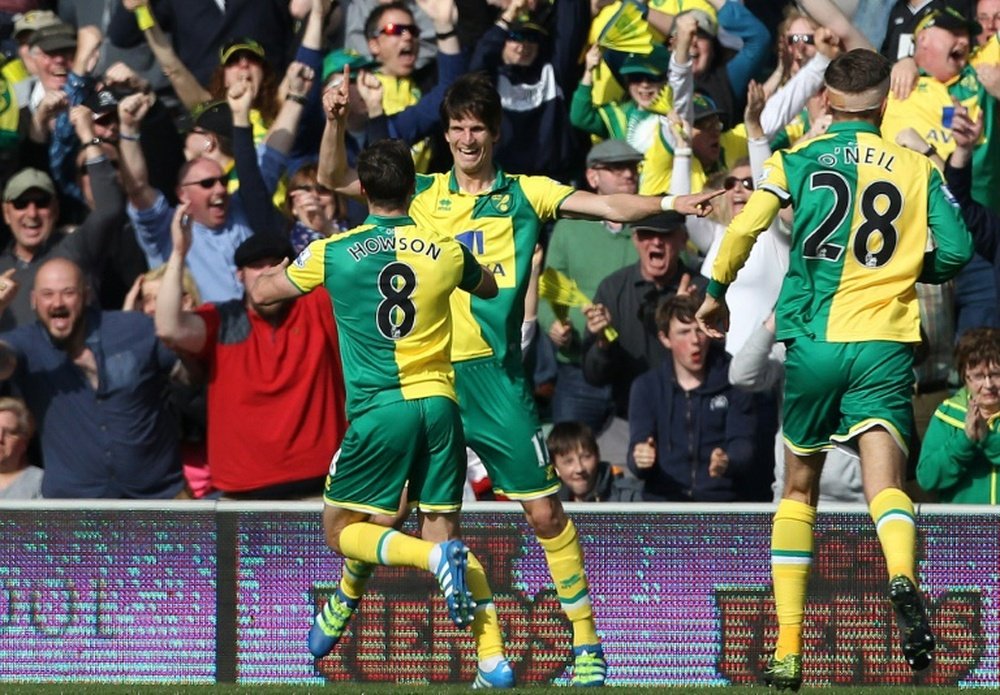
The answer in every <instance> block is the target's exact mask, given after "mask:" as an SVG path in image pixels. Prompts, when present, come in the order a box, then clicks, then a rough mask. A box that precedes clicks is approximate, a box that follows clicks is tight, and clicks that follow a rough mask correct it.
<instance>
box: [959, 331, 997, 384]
mask: <svg viewBox="0 0 1000 695" xmlns="http://www.w3.org/2000/svg"><path fill="white" fill-rule="evenodd" d="M980 364H985V365H986V366H990V365H997V366H1000V329H996V328H973V329H970V330H968V331H966V332H965V333H963V334H962V337H961V338H959V339H958V345H956V346H955V365H956V366H957V367H958V376H959V378H961V379H965V372H966V370H967V369H969V368H970V367H975V366H976V365H980Z"/></svg>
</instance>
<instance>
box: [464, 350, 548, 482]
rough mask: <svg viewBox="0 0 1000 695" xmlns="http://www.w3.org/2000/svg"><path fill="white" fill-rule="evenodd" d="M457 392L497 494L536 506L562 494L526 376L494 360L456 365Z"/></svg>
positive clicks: (474, 445)
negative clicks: (550, 461)
mask: <svg viewBox="0 0 1000 695" xmlns="http://www.w3.org/2000/svg"><path fill="white" fill-rule="evenodd" d="M455 391H456V393H458V403H459V407H460V409H461V412H462V425H463V427H464V428H465V438H466V441H467V442H468V444H469V447H471V448H472V450H473V451H475V452H476V453H477V454H478V455H479V458H481V459H482V460H483V465H485V466H486V471H487V472H488V473H489V475H490V482H491V483H492V484H493V490H494V491H496V492H499V493H502V494H503V495H506V496H507V497H509V498H511V499H513V500H531V499H537V498H540V497H546V496H548V495H551V494H553V493H555V492H556V491H557V490H559V485H560V482H559V478H558V477H556V472H555V468H553V466H552V464H551V463H549V452H548V450H547V449H546V448H545V440H544V439H543V437H542V430H541V428H540V427H539V426H538V418H537V416H536V415H535V403H534V400H532V397H531V395H530V394H529V393H528V389H527V387H526V386H525V383H524V377H523V376H521V375H520V374H511V373H509V371H508V370H505V369H504V368H503V366H502V365H501V364H500V362H499V361H497V360H496V359H494V358H492V357H487V358H483V359H475V360H466V361H464V362H456V363H455Z"/></svg>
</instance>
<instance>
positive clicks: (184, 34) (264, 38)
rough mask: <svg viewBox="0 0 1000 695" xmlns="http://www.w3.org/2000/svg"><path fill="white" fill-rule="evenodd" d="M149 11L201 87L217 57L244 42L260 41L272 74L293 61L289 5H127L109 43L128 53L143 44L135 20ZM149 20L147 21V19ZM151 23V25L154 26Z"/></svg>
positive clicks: (115, 19)
mask: <svg viewBox="0 0 1000 695" xmlns="http://www.w3.org/2000/svg"><path fill="white" fill-rule="evenodd" d="M140 7H142V8H145V9H146V12H147V13H148V15H152V16H153V17H155V18H156V19H155V21H156V22H157V23H158V25H159V26H160V27H162V28H163V31H164V32H166V34H168V35H169V36H170V39H171V44H172V47H173V49H174V50H175V51H176V52H177V57H178V58H179V59H180V61H181V63H183V64H184V65H186V66H187V68H188V69H189V70H190V71H191V72H192V73H193V74H194V77H195V79H197V80H198V81H199V82H200V83H201V84H208V82H209V78H210V77H211V75H212V71H213V70H215V68H216V66H217V65H218V64H219V62H218V53H217V51H218V50H219V48H221V47H222V46H223V45H224V44H225V43H226V42H227V41H230V40H232V39H237V38H240V37H250V38H251V40H254V39H255V40H257V41H258V42H259V44H260V46H261V52H262V54H263V55H266V56H267V58H268V62H269V63H270V64H271V68H272V70H275V71H277V72H278V74H281V73H282V72H284V69H285V65H286V62H287V60H288V58H289V57H290V51H289V50H288V48H289V46H291V45H292V18H291V14H290V13H289V11H288V2H287V0H254V2H227V3H222V4H220V3H215V2H207V3H202V2H191V1H190V0H150V1H149V2H148V3H147V2H141V1H135V0H128V1H127V2H123V3H122V5H121V6H119V7H116V8H115V9H114V10H113V12H112V14H111V21H110V22H109V24H108V39H110V41H111V43H113V44H114V45H116V46H121V47H123V48H128V47H131V46H135V45H137V44H140V43H142V41H143V36H142V30H141V29H140V27H139V25H138V24H137V22H136V20H137V18H138V17H139V16H140V13H141V10H139V9H138V8H140ZM148 15H147V16H148ZM150 21H152V20H150Z"/></svg>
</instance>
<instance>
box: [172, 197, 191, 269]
mask: <svg viewBox="0 0 1000 695" xmlns="http://www.w3.org/2000/svg"><path fill="white" fill-rule="evenodd" d="M190 207H191V204H190V203H181V204H180V205H178V206H177V209H176V210H174V218H173V220H171V222H170V241H171V242H173V245H174V251H175V252H176V253H179V254H180V255H181V257H182V258H183V257H185V256H187V252H188V251H190V250H191V215H189V214H188V210H189V209H190Z"/></svg>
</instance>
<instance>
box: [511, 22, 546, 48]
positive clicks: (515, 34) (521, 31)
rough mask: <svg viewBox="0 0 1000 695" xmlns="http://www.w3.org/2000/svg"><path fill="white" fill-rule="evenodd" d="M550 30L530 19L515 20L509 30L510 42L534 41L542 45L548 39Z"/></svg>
mask: <svg viewBox="0 0 1000 695" xmlns="http://www.w3.org/2000/svg"><path fill="white" fill-rule="evenodd" d="M548 35H549V30H548V29H546V28H545V27H544V26H542V25H541V24H539V23H538V22H533V21H531V20H530V19H515V20H514V21H513V22H511V23H510V26H509V27H508V28H507V40H508V41H534V42H535V43H541V42H542V41H544V40H545V39H546V38H548Z"/></svg>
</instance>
